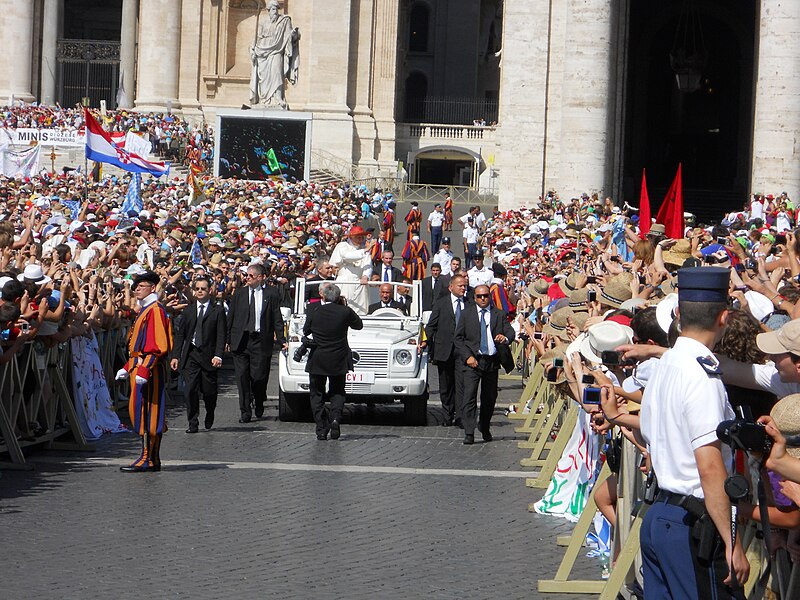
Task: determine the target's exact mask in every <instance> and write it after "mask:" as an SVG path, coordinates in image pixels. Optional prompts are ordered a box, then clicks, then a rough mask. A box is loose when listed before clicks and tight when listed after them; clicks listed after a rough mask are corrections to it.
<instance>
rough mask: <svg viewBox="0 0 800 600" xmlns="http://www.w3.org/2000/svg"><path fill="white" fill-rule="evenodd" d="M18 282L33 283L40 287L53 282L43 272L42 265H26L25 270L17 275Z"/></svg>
mask: <svg viewBox="0 0 800 600" xmlns="http://www.w3.org/2000/svg"><path fill="white" fill-rule="evenodd" d="M17 280H18V281H23V282H24V281H32V282H33V283H38V284H39V285H41V284H43V283H47V282H49V281H51V279H50V278H49V277H48V276H47V275H45V274H44V271H42V265H26V266H25V269H24V270H23V271H22V273H20V274H19V275H17Z"/></svg>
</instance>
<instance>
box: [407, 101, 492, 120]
mask: <svg viewBox="0 0 800 600" xmlns="http://www.w3.org/2000/svg"><path fill="white" fill-rule="evenodd" d="M497 115H498V102H497V100H487V99H484V98H468V97H467V98H458V97H450V96H440V97H427V98H406V102H405V107H404V115H403V116H404V119H403V120H404V121H405V122H406V123H442V124H446V125H472V124H474V123H475V122H476V121H479V120H483V121H485V124H486V125H490V124H492V123H496V122H497Z"/></svg>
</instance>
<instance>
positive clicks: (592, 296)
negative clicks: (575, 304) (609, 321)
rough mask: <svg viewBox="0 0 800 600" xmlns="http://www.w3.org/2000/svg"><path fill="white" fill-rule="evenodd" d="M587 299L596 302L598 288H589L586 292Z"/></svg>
mask: <svg viewBox="0 0 800 600" xmlns="http://www.w3.org/2000/svg"><path fill="white" fill-rule="evenodd" d="M586 300H587V301H588V302H596V301H597V291H596V290H589V292H588V293H587V294H586Z"/></svg>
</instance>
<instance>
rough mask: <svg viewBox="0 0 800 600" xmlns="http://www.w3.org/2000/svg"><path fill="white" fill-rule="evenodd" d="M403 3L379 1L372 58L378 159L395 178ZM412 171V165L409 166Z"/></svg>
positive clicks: (381, 166) (386, 171)
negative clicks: (400, 23) (396, 105)
mask: <svg viewBox="0 0 800 600" xmlns="http://www.w3.org/2000/svg"><path fill="white" fill-rule="evenodd" d="M399 17H400V2H399V0H375V39H374V43H375V54H374V55H373V57H372V81H371V84H372V92H371V95H372V112H373V114H374V115H375V129H376V137H377V139H379V140H380V144H378V148H377V152H376V154H377V160H378V164H379V167H380V169H381V173H382V174H383V175H385V176H390V177H391V176H394V175H395V173H396V171H397V169H396V167H397V161H396V159H395V147H396V139H397V137H396V136H397V131H396V130H397V125H396V123H395V120H394V110H395V102H396V98H397V87H396V86H397V77H398V64H397V35H398V34H397V27H398V19H399ZM405 166H406V169H408V165H405Z"/></svg>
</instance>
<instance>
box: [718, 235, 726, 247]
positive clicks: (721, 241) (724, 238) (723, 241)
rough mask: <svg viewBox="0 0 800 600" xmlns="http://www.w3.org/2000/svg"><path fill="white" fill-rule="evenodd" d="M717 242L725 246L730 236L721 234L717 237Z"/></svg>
mask: <svg viewBox="0 0 800 600" xmlns="http://www.w3.org/2000/svg"><path fill="white" fill-rule="evenodd" d="M717 243H718V244H719V245H720V246H724V245H725V244H727V243H728V238H726V237H725V236H723V235H721V236H719V237H718V238H717Z"/></svg>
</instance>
